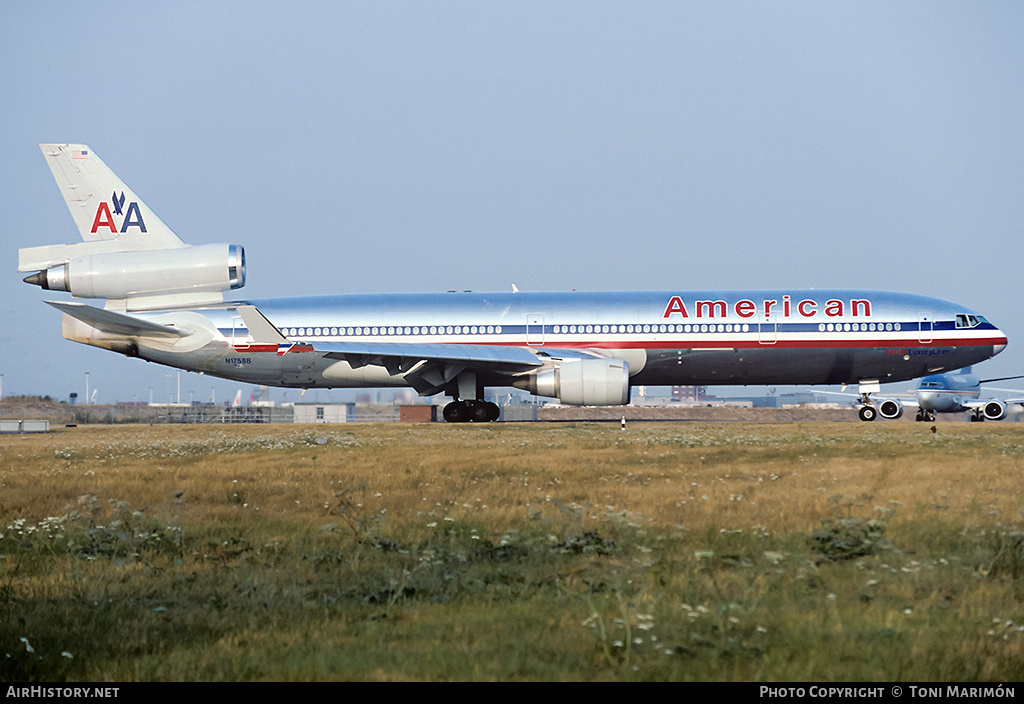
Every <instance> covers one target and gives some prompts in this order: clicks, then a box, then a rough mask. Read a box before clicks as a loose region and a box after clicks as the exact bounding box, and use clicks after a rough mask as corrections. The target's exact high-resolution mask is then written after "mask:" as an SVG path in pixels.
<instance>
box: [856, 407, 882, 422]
mask: <svg viewBox="0 0 1024 704" xmlns="http://www.w3.org/2000/svg"><path fill="white" fill-rule="evenodd" d="M857 415H859V416H860V419H861V420H864V421H872V420H874V419H875V418H877V417H878V411H876V410H875V407H874V406H861V407H860V410H859V411H857Z"/></svg>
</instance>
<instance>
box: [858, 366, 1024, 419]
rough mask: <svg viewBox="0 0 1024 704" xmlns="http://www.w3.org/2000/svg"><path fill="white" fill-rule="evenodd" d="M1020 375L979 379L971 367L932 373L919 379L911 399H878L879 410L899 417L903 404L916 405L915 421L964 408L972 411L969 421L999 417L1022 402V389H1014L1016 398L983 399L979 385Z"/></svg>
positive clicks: (883, 414)
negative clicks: (1012, 406)
mask: <svg viewBox="0 0 1024 704" xmlns="http://www.w3.org/2000/svg"><path fill="white" fill-rule="evenodd" d="M1020 378H1022V377H1021V376H1004V377H1000V378H998V379H979V378H978V377H976V376H975V375H974V373H973V372H972V371H971V367H966V368H964V369H961V370H959V371H955V372H948V373H946V374H933V375H931V376H926V377H924V378H923V379H921V383H920V384H918V387H917V391H916V392H915V398H914V400H899V399H896V398H881V399H878V400H877V403H878V412H879V414H880V415H881V416H882V417H883V418H899V417H900V416H902V415H903V406H910V407H917V416H916V418H915V419H914V420H918V421H933V420H935V414H936V413H964V412H967V411H969V412H970V413H971V421H983V420H1002V419H1003V418H1005V417H1006V414H1007V409H1008V408H1009V407H1010V406H1011V405H1013V404H1024V391H1016V392H1015V393H1018V394H1021V396H1020V397H1019V398H1007V399H996V398H993V399H982V398H981V385H982V384H987V383H989V382H994V381H1006V380H1008V379H1020ZM996 390H997V391H998V390H1001V389H996Z"/></svg>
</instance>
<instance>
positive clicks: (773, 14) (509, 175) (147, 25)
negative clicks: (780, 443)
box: [0, 0, 1024, 403]
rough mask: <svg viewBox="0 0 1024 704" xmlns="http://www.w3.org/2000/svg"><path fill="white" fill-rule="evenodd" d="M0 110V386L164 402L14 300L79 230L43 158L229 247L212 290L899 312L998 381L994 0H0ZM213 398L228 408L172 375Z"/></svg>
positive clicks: (1005, 87) (1008, 79) (1017, 367)
mask: <svg viewBox="0 0 1024 704" xmlns="http://www.w3.org/2000/svg"><path fill="white" fill-rule="evenodd" d="M0 99H2V101H3V103H2V105H3V109H2V111H0V125H2V127H3V130H2V140H3V145H4V150H3V156H4V158H3V161H2V167H0V194H2V195H0V204H2V212H3V219H4V227H3V230H4V234H3V242H4V244H5V246H4V247H3V248H2V249H0V265H2V271H3V272H4V276H2V277H0V296H2V302H0V316H2V318H0V320H2V326H0V354H2V356H0V374H3V393H4V394H5V395H12V394H22V393H48V394H51V395H53V396H55V397H59V398H66V397H67V394H68V392H70V391H77V392H78V393H79V395H82V394H83V393H84V385H85V376H84V375H85V372H89V374H90V384H91V386H92V387H93V388H97V389H99V393H98V396H97V400H98V401H100V402H108V403H109V402H113V401H115V400H133V399H135V398H138V399H139V400H147V399H148V395H149V388H150V387H154V388H155V390H156V397H157V399H158V400H160V399H163V398H166V389H167V388H168V384H169V382H170V381H171V380H170V379H167V378H166V376H165V375H166V374H168V373H171V370H168V369H166V368H163V367H158V366H156V365H153V364H148V363H145V362H142V361H139V360H130V359H127V358H124V357H121V356H120V355H116V354H113V353H110V352H104V351H102V350H98V349H95V348H90V347H86V346H84V345H80V344H77V343H72V342H68V341H65V340H64V339H63V338H62V337H61V333H60V314H59V313H58V312H57V311H55V310H53V309H51V308H49V307H48V306H46V305H45V304H43V303H42V301H43V300H44V299H45V298H47V297H63V298H67V297H68V294H54V293H52V292H45V291H42V290H41V289H39V288H37V287H34V286H29V285H27V284H24V283H22V282H21V278H22V276H23V275H19V274H18V273H17V250H18V248H19V247H28V246H36V245H44V244H57V243H62V242H72V241H76V240H77V232H76V230H75V228H74V224H73V222H72V220H71V216H70V214H69V213H68V211H67V208H66V207H65V205H64V202H63V200H62V199H61V197H60V194H59V192H58V190H57V187H56V185H55V184H54V182H53V179H52V177H51V175H50V172H49V169H48V168H47V166H46V164H45V161H44V158H43V156H42V154H41V152H40V151H39V147H38V144H39V143H40V142H50V141H52V142H81V143H85V144H88V145H89V146H90V147H91V148H92V149H93V150H94V151H95V152H96V153H97V154H98V155H99V156H100V157H101V158H102V159H103V160H104V161H105V162H106V163H107V165H109V166H110V167H111V168H113V169H114V171H115V172H117V174H118V175H119V176H121V178H122V179H123V180H124V181H125V182H126V183H127V184H128V185H129V186H130V187H131V188H132V189H133V190H134V191H135V192H136V193H137V194H138V195H139V196H140V197H141V198H142V199H143V200H145V201H146V203H147V204H148V205H149V206H150V207H151V208H152V209H153V210H154V211H155V212H156V213H157V214H158V215H159V216H160V218H161V219H162V220H163V221H164V222H166V223H167V224H168V225H169V226H170V227H171V228H172V229H174V230H175V232H176V233H177V234H178V235H179V236H180V237H181V238H182V239H183V240H185V241H186V242H189V243H193V244H204V243H213V242H230V243H238V244H241V245H243V246H244V247H245V250H246V255H247V260H248V284H247V286H246V288H245V289H243V290H242V291H239V292H236V293H238V294H239V296H240V297H241V296H245V297H250V298H260V297H269V296H290V295H301V294H316V293H349V292H362V291H379V292H403V291H439V290H440V291H443V290H448V289H459V290H463V289H472V290H490V289H500V290H508V289H510V288H511V286H512V285H513V284H515V285H517V286H518V287H519V288H520V289H521V290H568V289H574V288H575V289H623V290H629V289H634V290H638V289H667V290H685V289H690V288H802V287H818V288H830V287H836V288H838V287H864V288H877V289H885V290H896V291H908V292H915V293H922V294H927V295H934V296H938V297H940V298H945V299H948V300H953V301H957V302H959V303H962V304H964V305H965V306H968V307H970V308H973V309H975V310H977V311H979V312H980V313H982V314H984V315H986V316H987V317H988V318H989V319H990V320H992V322H994V323H995V324H997V325H998V326H1000V327H1001V328H1002V329H1003V330H1005V331H1006V332H1007V333H1008V335H1009V338H1010V346H1009V348H1008V349H1007V350H1006V351H1005V352H1004V353H1003V354H1001V355H1000V356H998V357H996V358H995V359H993V360H992V361H989V362H986V363H985V365H983V366H982V367H980V368H979V371H981V373H982V375H983V376H993V377H994V376H1004V375H1010V374H1014V373H1024V314H1022V311H1021V304H1020V296H1021V282H1022V272H1024V253H1022V252H1024V245H1022V234H1024V4H1022V3H1020V2H975V3H967V2H959V3H945V2H934V1H928V2H892V1H891V0H886V1H884V2H857V3H822V2H772V3H765V2H743V1H737V2H707V3H696V2H639V3H638V2H630V3H626V2H615V3H612V2H594V1H593V0H590V1H587V2H568V1H566V2H557V3H551V2H509V3H502V2H485V3H482V2H426V3H425V2H387V3H381V2H324V3H301V2H300V3H284V2H274V3H269V2H258V3H251V2H233V3H223V2H206V1H204V2H176V3H139V2H123V3H121V2H103V3H80V2H79V3H72V2H40V1H31V2H30V1H24V2H21V1H18V0H10V1H8V2H4V3H2V4H0ZM211 386H215V387H216V388H217V395H218V400H224V399H225V398H227V397H228V396H233V395H234V392H235V389H237V388H244V389H245V393H246V394H248V392H249V389H250V387H248V386H244V385H240V384H238V383H235V382H226V381H216V380H212V379H210V378H209V377H201V378H200V377H198V376H197V375H195V374H186V373H183V374H182V388H183V390H192V391H194V393H195V398H196V400H200V399H201V398H205V397H206V396H208V395H209V392H210V388H211ZM717 390H720V391H727V390H726V389H717ZM334 393H339V392H334ZM184 394H185V392H183V396H184ZM291 396H292V397H293V399H294V398H297V393H296V392H292V393H291ZM277 397H278V398H280V394H279V393H278V394H277ZM186 400H187V398H186Z"/></svg>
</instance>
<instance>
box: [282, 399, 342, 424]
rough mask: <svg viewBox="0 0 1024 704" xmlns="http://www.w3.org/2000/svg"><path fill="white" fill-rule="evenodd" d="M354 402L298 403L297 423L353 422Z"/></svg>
mask: <svg viewBox="0 0 1024 704" xmlns="http://www.w3.org/2000/svg"><path fill="white" fill-rule="evenodd" d="M355 405H356V404H354V403H296V404H295V406H294V410H295V416H294V420H295V422H296V423H351V422H352V420H353V416H354V415H355Z"/></svg>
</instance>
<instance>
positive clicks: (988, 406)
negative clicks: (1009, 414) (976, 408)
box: [981, 399, 1006, 420]
mask: <svg viewBox="0 0 1024 704" xmlns="http://www.w3.org/2000/svg"><path fill="white" fill-rule="evenodd" d="M981 412H982V413H984V414H985V419H986V420H1002V419H1003V418H1005V417H1006V404H1005V403H1003V402H1002V401H999V400H997V399H993V400H991V401H986V402H985V405H984V407H983V408H982V409H981Z"/></svg>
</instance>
